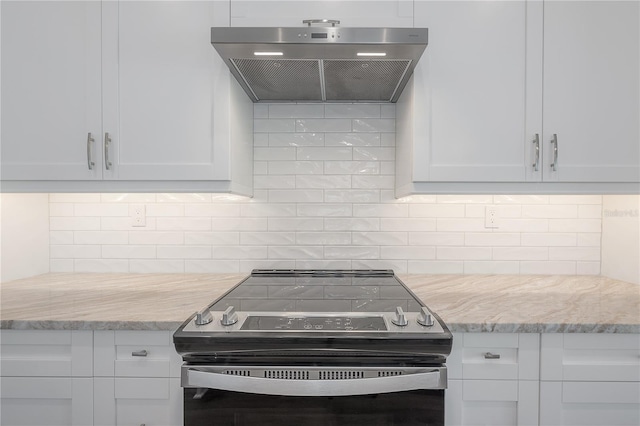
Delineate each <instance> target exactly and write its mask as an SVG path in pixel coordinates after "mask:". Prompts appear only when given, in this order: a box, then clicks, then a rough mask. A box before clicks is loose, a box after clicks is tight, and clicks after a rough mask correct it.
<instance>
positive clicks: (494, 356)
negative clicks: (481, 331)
mask: <svg viewBox="0 0 640 426" xmlns="http://www.w3.org/2000/svg"><path fill="white" fill-rule="evenodd" d="M484 359H500V354H492V353H491V352H485V353H484Z"/></svg>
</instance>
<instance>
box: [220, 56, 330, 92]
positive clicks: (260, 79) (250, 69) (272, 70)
mask: <svg viewBox="0 0 640 426" xmlns="http://www.w3.org/2000/svg"><path fill="white" fill-rule="evenodd" d="M231 62H232V63H233V65H234V66H235V67H236V69H237V70H238V72H239V73H240V75H241V76H242V79H243V80H244V81H245V82H246V84H247V86H249V88H250V90H251V91H252V92H253V96H254V97H255V100H257V101H288V100H291V99H297V100H301V101H321V100H322V89H321V87H320V78H319V77H320V67H319V64H318V61H309V60H296V59H291V60H287V59H278V60H273V59H231Z"/></svg>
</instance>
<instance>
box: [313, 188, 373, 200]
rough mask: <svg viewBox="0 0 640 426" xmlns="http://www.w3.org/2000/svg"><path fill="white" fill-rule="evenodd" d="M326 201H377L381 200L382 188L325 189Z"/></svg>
mask: <svg viewBox="0 0 640 426" xmlns="http://www.w3.org/2000/svg"><path fill="white" fill-rule="evenodd" d="M324 201H325V202H327V203H375V202H379V201H380V190H377V189H375V190H374V189H370V190H369V189H341V190H325V191H324Z"/></svg>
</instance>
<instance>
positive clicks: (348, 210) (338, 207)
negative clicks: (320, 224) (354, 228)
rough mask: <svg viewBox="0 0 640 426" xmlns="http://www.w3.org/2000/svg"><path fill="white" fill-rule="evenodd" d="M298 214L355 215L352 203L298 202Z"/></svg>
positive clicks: (315, 215) (319, 215)
mask: <svg viewBox="0 0 640 426" xmlns="http://www.w3.org/2000/svg"><path fill="white" fill-rule="evenodd" d="M297 215H298V216H302V217H304V216H313V217H346V216H352V215H353V209H352V207H351V205H350V204H330V203H322V204H298V209H297Z"/></svg>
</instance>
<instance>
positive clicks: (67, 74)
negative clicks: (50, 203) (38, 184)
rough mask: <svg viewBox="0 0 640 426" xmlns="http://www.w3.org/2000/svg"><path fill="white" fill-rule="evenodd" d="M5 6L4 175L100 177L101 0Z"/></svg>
mask: <svg viewBox="0 0 640 426" xmlns="http://www.w3.org/2000/svg"><path fill="white" fill-rule="evenodd" d="M0 7H1V15H2V24H1V25H2V50H1V51H2V73H1V75H2V136H1V137H2V157H1V158H2V167H1V176H2V179H3V180H6V179H19V180H40V179H54V180H67V179H85V180H88V179H101V178H102V155H101V145H102V136H101V134H102V123H101V119H100V109H101V104H102V99H101V93H100V92H101V86H100V85H101V68H100V37H101V35H100V3H99V2H93V1H87V2H84V1H83V2H24V1H22V2H18V1H3V2H1V3H0Z"/></svg>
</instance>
